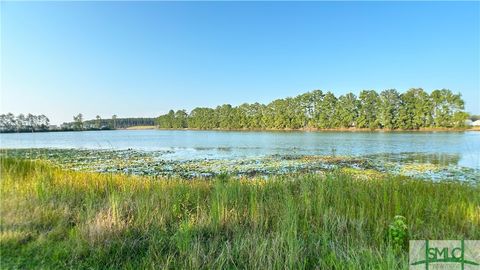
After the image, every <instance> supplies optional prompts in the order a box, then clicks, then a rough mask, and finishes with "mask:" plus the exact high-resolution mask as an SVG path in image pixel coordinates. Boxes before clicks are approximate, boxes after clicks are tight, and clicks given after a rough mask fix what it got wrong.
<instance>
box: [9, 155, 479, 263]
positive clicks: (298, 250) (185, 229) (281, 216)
mask: <svg viewBox="0 0 480 270" xmlns="http://www.w3.org/2000/svg"><path fill="white" fill-rule="evenodd" d="M0 185H1V191H0V192H1V193H0V195H1V198H0V202H1V207H0V214H1V215H0V216H1V231H0V251H1V268H4V269H15V268H20V269H38V268H43V269H61V268H74V269H78V268H88V269H122V268H123V269H142V268H146V269H163V268H170V269H197V268H201V269H234V268H240V269H312V268H314V269H315V268H318V269H320V268H321V269H406V268H408V265H407V256H408V253H407V247H406V246H400V247H398V243H392V241H391V239H389V226H390V224H392V222H393V221H394V218H395V216H397V215H401V216H404V217H405V218H406V224H407V226H408V233H409V235H408V238H409V239H461V238H465V239H480V196H479V194H480V187H479V186H472V185H466V184H461V183H452V182H442V183H434V182H429V181H419V180H412V179H410V178H407V177H398V176H396V177H394V176H386V177H381V178H375V177H372V178H370V179H367V180H365V179H359V178H358V177H354V176H353V175H351V174H348V173H345V172H333V173H327V174H325V175H313V174H303V175H291V176H279V177H273V178H271V179H269V180H264V179H253V180H252V179H249V180H246V179H245V180H233V179H230V178H229V177H228V176H226V175H222V176H220V177H218V178H217V179H214V180H210V181H206V180H202V179H196V180H182V179H154V178H148V177H135V176H125V175H119V174H97V173H85V172H73V171H65V170H61V169H57V168H53V167H51V166H49V165H47V164H44V163H42V162H31V161H22V160H19V159H12V158H2V159H1V183H0Z"/></svg>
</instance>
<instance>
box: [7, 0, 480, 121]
mask: <svg viewBox="0 0 480 270" xmlns="http://www.w3.org/2000/svg"><path fill="white" fill-rule="evenodd" d="M0 5H1V41H2V42H1V46H2V47H1V112H2V113H5V112H13V113H15V114H18V113H28V112H31V113H34V114H46V115H47V116H49V117H50V119H51V121H52V122H53V123H61V122H63V121H71V120H72V115H74V114H77V113H79V112H82V113H83V114H84V115H85V117H86V118H93V117H94V116H95V115H97V114H99V115H100V116H102V117H104V118H107V117H111V115H112V114H117V115H118V116H119V117H127V116H157V115H159V114H161V113H164V112H167V111H168V110H169V109H171V108H173V109H180V108H186V109H192V108H194V107H197V106H216V105H218V104H223V103H230V104H233V105H238V104H241V103H243V102H255V101H259V102H264V103H267V102H269V101H271V100H273V99H275V98H281V97H286V96H295V95H297V94H300V93H302V92H306V91H310V90H313V89H322V90H325V91H327V90H330V91H332V92H334V93H335V94H337V95H340V94H343V93H347V92H354V93H356V94H358V92H359V91H360V90H362V89H375V90H378V91H380V90H383V89H389V88H396V89H398V90H399V91H402V92H403V91H405V90H407V89H408V88H411V87H422V88H424V89H425V90H427V91H429V92H430V91H431V90H433V89H439V88H449V89H451V90H453V91H454V92H461V93H462V95H463V97H464V99H465V101H466V109H467V111H469V112H472V113H476V114H480V3H479V2H455V3H454V2H301V3H298V2H297V3H294V2H141V3H133V2H45V3H38V2H20V3H14V2H4V1H2V2H1V4H0Z"/></svg>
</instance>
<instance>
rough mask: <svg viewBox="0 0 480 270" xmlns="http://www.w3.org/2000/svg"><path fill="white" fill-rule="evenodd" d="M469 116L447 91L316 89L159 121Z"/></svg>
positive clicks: (356, 122) (436, 120)
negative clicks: (337, 92)
mask: <svg viewBox="0 0 480 270" xmlns="http://www.w3.org/2000/svg"><path fill="white" fill-rule="evenodd" d="M467 118H468V114H467V113H466V112H465V111H464V101H463V100H462V98H461V95H460V94H454V93H452V91H450V90H448V89H442V90H434V91H432V92H431V93H430V94H428V93H427V92H425V91H424V90H423V89H421V88H413V89H410V90H408V91H406V92H404V93H399V92H398V91H397V90H395V89H390V90H385V91H382V92H380V93H377V92H376V91H374V90H364V91H361V92H360V94H359V95H358V96H356V95H354V94H352V93H348V94H345V95H341V96H339V97H336V96H335V95H334V94H333V93H331V92H323V91H321V90H315V91H312V92H308V93H305V94H301V95H298V96H296V97H293V98H291V97H288V98H284V99H277V100H274V101H272V102H270V103H269V104H267V105H264V104H260V103H253V104H248V103H245V104H242V105H239V106H232V105H230V104H224V105H221V106H217V107H216V108H215V109H213V108H204V107H198V108H195V109H193V110H192V111H191V112H190V113H187V111H186V110H178V111H176V112H175V111H173V110H170V111H169V112H168V113H167V114H164V115H161V116H159V117H158V118H157V121H156V124H157V125H158V127H160V128H195V129H217V128H218V129H310V128H312V129H335V128H367V129H389V130H393V129H404V130H414V129H419V128H429V127H442V128H451V127H457V128H459V127H464V125H465V120H466V119H467Z"/></svg>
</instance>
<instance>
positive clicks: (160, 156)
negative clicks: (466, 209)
mask: <svg viewBox="0 0 480 270" xmlns="http://www.w3.org/2000/svg"><path fill="white" fill-rule="evenodd" d="M225 151H230V150H229V149H225ZM172 152H173V151H170V150H168V151H142V150H133V149H127V150H86V149H48V148H43V149H9V150H2V151H0V155H1V156H12V157H18V158H23V159H33V160H36V159H41V160H47V161H49V162H51V163H52V164H55V165H57V166H60V167H62V168H65V169H71V170H79V171H93V172H104V173H124V174H133V175H153V176H167V177H169V176H181V177H184V178H193V177H205V178H209V177H213V176H215V175H219V174H233V175H237V176H240V177H253V176H269V175H277V174H290V173H319V172H325V171H332V170H338V169H340V170H343V171H346V172H349V173H352V174H356V175H358V176H359V177H360V178H362V177H363V178H372V177H381V175H382V174H383V173H390V174H397V175H406V176H412V177H418V178H424V179H431V180H461V181H467V182H478V181H479V179H480V172H479V170H475V169H472V168H466V167H461V166H458V165H457V163H458V158H456V157H455V156H450V157H441V156H438V155H431V154H430V155H425V156H422V154H421V153H400V154H378V155H368V156H363V157H359V156H352V157H349V156H320V155H308V156H306V155H294V154H291V155H270V156H264V157H254V158H236V159H213V158H212V159H209V158H202V159H198V158H197V159H191V160H179V159H172V158H171V156H169V154H172Z"/></svg>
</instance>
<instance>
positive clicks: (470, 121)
mask: <svg viewBox="0 0 480 270" xmlns="http://www.w3.org/2000/svg"><path fill="white" fill-rule="evenodd" d="M472 123H473V121H472V120H470V119H467V120H465V126H467V127H470V126H471V125H472Z"/></svg>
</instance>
